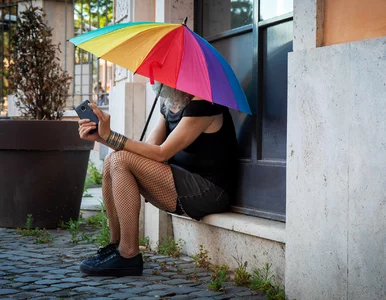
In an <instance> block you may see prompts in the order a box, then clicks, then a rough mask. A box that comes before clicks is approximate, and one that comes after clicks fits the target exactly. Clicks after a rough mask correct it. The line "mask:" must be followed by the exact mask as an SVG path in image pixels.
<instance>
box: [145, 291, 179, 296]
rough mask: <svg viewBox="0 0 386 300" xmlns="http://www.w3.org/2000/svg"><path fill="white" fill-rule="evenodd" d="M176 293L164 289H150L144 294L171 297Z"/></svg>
mask: <svg viewBox="0 0 386 300" xmlns="http://www.w3.org/2000/svg"><path fill="white" fill-rule="evenodd" d="M175 295H176V293H170V292H169V293H168V292H166V291H161V290H158V291H151V292H148V293H147V294H146V296H153V297H156V298H165V297H173V296H175Z"/></svg>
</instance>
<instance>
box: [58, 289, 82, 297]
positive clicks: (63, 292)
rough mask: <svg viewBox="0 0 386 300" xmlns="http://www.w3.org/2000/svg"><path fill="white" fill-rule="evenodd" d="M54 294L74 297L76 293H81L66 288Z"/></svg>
mask: <svg viewBox="0 0 386 300" xmlns="http://www.w3.org/2000/svg"><path fill="white" fill-rule="evenodd" d="M53 295H54V296H57V297H60V298H70V297H71V298H73V297H74V296H76V295H79V294H78V293H77V292H74V291H71V290H66V291H59V292H55V293H53Z"/></svg>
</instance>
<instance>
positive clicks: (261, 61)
mask: <svg viewBox="0 0 386 300" xmlns="http://www.w3.org/2000/svg"><path fill="white" fill-rule="evenodd" d="M292 18H293V17H292V0H275V1H274V0H260V1H259V0H251V1H249V0H244V1H242V0H240V1H218V0H197V1H195V22H196V23H195V30H196V32H197V33H198V34H200V35H202V36H204V37H205V38H206V39H207V40H208V41H209V42H210V43H211V44H212V45H213V46H214V47H215V48H216V49H217V50H219V52H220V53H222V55H223V56H224V57H225V59H226V60H227V61H228V62H229V64H230V65H231V66H232V68H233V70H234V71H235V73H236V76H237V77H238V79H239V81H240V83H241V85H242V87H243V88H244V91H245V94H246V96H247V99H248V101H249V104H250V106H251V109H252V111H253V112H254V115H253V116H249V115H245V114H243V113H239V112H237V111H231V113H232V117H233V121H234V123H235V127H236V133H237V137H238V143H239V166H240V167H239V182H238V195H237V197H236V199H234V201H233V206H232V209H233V211H236V212H241V213H244V214H249V215H255V216H261V217H265V218H270V219H275V220H280V221H285V197H286V189H285V186H286V176H285V175H286V136H287V60H288V59H287V57H288V52H290V51H292V38H293V35H292V23H293V22H292Z"/></svg>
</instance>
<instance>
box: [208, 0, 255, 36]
mask: <svg viewBox="0 0 386 300" xmlns="http://www.w3.org/2000/svg"><path fill="white" fill-rule="evenodd" d="M252 22H253V0H221V1H220V0H204V1H203V36H204V37H208V36H213V35H216V34H218V33H221V32H224V31H228V30H230V29H233V28H238V27H241V26H244V25H248V24H252Z"/></svg>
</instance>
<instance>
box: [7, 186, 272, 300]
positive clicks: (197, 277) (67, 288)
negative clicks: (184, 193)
mask: <svg viewBox="0 0 386 300" xmlns="http://www.w3.org/2000/svg"><path fill="white" fill-rule="evenodd" d="M95 195H98V192H97V191H95ZM86 199H87V198H86ZM87 200H88V201H87ZM87 200H86V201H84V203H82V210H85V209H87V208H89V209H90V208H92V207H93V205H95V204H96V203H99V202H98V201H96V200H98V199H96V198H95V197H94V198H89V199H87ZM86 202H87V203H86ZM50 234H51V235H53V236H54V237H55V238H54V240H53V242H52V243H51V244H49V245H47V244H35V243H34V240H35V238H34V237H25V236H21V235H19V234H18V233H16V230H11V229H5V228H0V241H1V243H0V299H36V300H37V299H40V300H43V299H44V300H46V299H47V300H48V299H63V298H66V299H95V300H96V299H130V300H136V299H141V300H147V299H155V298H161V299H173V300H179V299H244V300H247V299H251V300H252V299H256V300H265V299H266V298H265V297H263V296H256V295H254V293H253V291H251V290H249V289H248V288H244V287H236V286H233V285H232V284H231V283H227V284H226V286H227V287H226V290H225V292H223V293H219V292H213V291H209V290H208V288H207V287H208V282H209V279H210V277H209V275H210V273H208V271H207V270H206V269H198V268H195V265H194V263H193V260H192V259H191V258H189V257H181V258H179V259H177V258H171V257H167V256H159V255H155V254H154V253H150V252H146V253H145V254H144V259H145V266H144V268H145V269H144V274H143V276H139V277H120V278H114V277H93V276H85V275H83V274H82V273H80V272H79V263H80V261H81V260H83V259H85V258H87V257H88V256H90V255H93V254H94V253H95V251H96V246H95V245H91V244H86V245H85V244H82V245H77V244H73V243H71V241H70V234H69V232H68V231H66V230H58V231H57V230H51V231H50Z"/></svg>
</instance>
